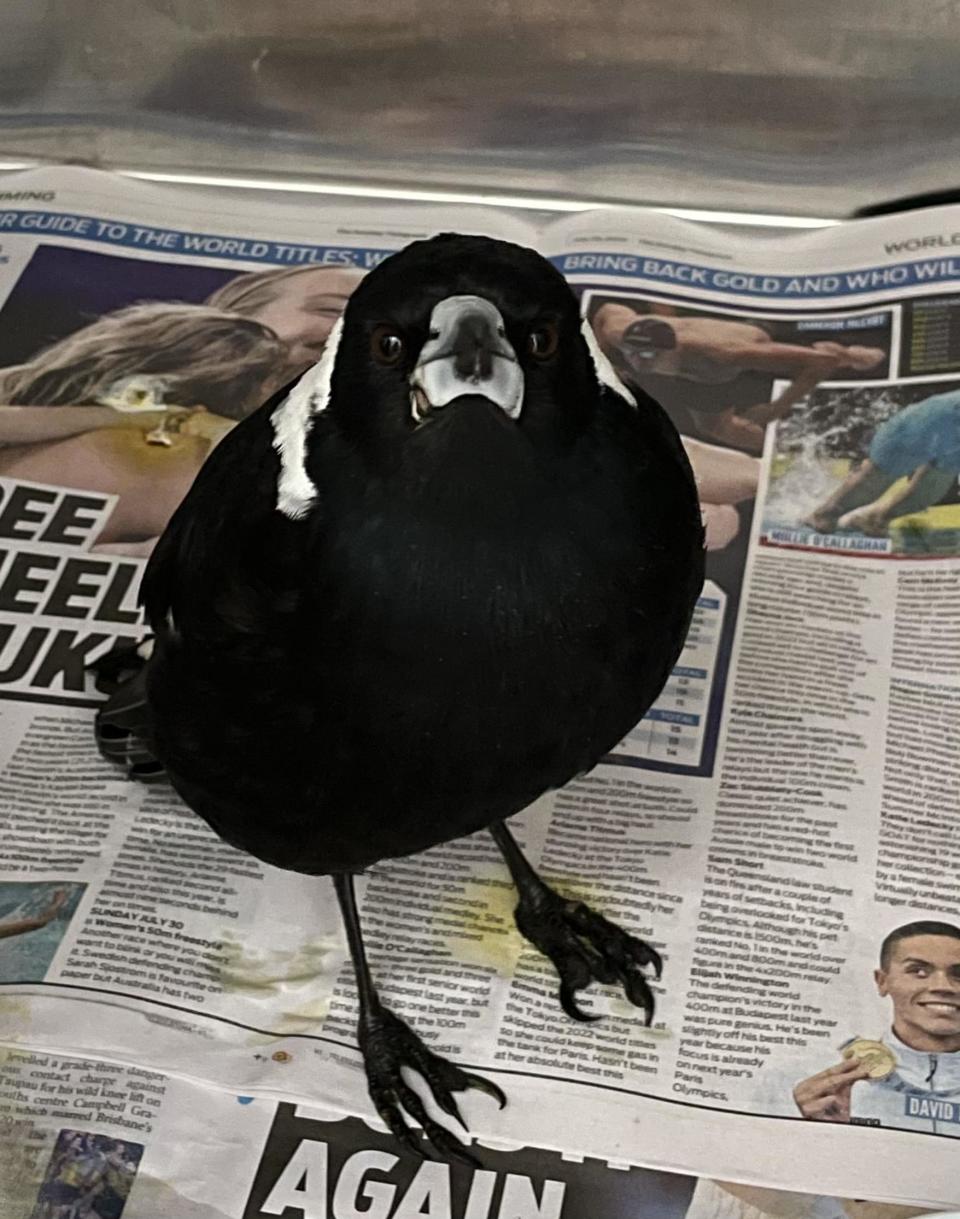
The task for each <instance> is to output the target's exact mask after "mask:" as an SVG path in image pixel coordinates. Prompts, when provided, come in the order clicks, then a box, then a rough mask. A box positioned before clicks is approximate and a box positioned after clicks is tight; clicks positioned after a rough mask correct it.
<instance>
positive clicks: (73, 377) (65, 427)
mask: <svg viewBox="0 0 960 1219" xmlns="http://www.w3.org/2000/svg"><path fill="white" fill-rule="evenodd" d="M288 369H289V359H288V349H287V347H286V345H285V344H284V343H282V342H281V341H280V340H279V339H278V338H277V336H276V334H274V332H273V331H272V330H270V329H269V328H268V327H266V326H264V325H263V324H261V323H260V322H257V321H255V320H253V319H251V318H244V317H240V316H238V315H236V314H233V313H229V312H227V311H225V310H223V309H218V308H215V307H212V306H209V305H188V304H141V305H132V306H129V307H128V308H125V309H120V310H117V311H116V312H114V313H109V314H106V315H105V316H103V317H101V318H99V319H98V320H97V321H95V322H93V323H91V324H90V325H89V326H86V327H84V328H83V329H81V330H78V331H76V332H75V333H73V334H71V335H68V336H67V337H66V338H63V339H61V340H60V341H59V342H56V343H54V344H53V345H52V346H50V347H47V348H45V349H44V350H42V351H40V352H38V353H37V354H36V355H35V356H33V357H32V358H31V359H30V360H27V361H26V362H24V363H22V364H18V365H14V366H12V367H9V368H5V369H0V474H3V475H6V476H7V477H10V478H21V479H25V480H29V481H33V482H41V483H44V482H45V483H54V484H56V485H60V486H68V487H76V488H80V489H82V490H87V491H97V492H101V493H106V494H110V495H116V496H118V497H119V498H118V502H117V504H116V507H115V508H114V511H113V513H112V514H111V516H110V519H109V521H108V523H107V526H106V528H105V530H104V531H103V533H102V534H101V536H100V538H99V539H98V544H99V545H100V546H101V547H102V548H103V549H105V550H106V549H110V550H114V551H117V552H119V553H125V554H145V553H149V550H150V548H151V547H152V544H153V541H154V540H155V539H156V537H157V536H158V535H159V534H160V533H161V532H162V530H163V528H164V526H165V525H166V523H167V521H168V520H169V518H170V516H171V514H172V513H173V510H174V509H175V508H176V506H177V504H179V502H180V500H181V499H182V498H183V496H184V495H185V493H186V491H187V489H188V488H189V486H190V484H191V483H192V482H193V479H194V477H195V476H196V474H197V471H198V470H199V469H200V466H201V465H202V464H203V462H204V461H205V460H206V458H207V456H208V455H209V453H210V451H211V450H212V448H213V447H214V445H215V444H216V443H217V442H218V441H219V440H220V439H221V438H222V437H223V436H224V435H225V434H226V432H227V431H229V430H230V428H231V427H233V426H234V425H235V423H236V422H237V421H238V420H240V419H242V418H244V417H245V416H246V415H248V414H250V413H251V411H253V410H255V409H256V408H257V407H258V406H259V405H260V404H261V403H262V402H264V401H266V399H267V398H268V397H269V396H270V395H271V394H272V393H274V392H275V391H276V390H277V389H279V388H281V386H282V384H283V383H284V381H285V380H286V378H287V374H288Z"/></svg>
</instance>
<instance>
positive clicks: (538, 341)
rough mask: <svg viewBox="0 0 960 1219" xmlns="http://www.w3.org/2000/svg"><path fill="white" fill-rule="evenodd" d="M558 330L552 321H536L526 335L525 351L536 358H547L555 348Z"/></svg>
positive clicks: (557, 342) (558, 338) (558, 336)
mask: <svg viewBox="0 0 960 1219" xmlns="http://www.w3.org/2000/svg"><path fill="white" fill-rule="evenodd" d="M559 342H560V331H559V330H558V329H557V326H556V323H554V322H538V323H537V324H536V326H534V328H533V329H532V330H531V331H530V333H529V334H528V335H527V351H529V353H530V354H531V355H532V356H535V357H536V358H537V359H538V360H548V359H549V358H550V356H552V355H553V353H554V352H555V351H556V350H557V346H558V344H559Z"/></svg>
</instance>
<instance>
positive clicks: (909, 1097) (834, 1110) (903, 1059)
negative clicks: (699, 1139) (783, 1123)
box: [793, 921, 960, 1137]
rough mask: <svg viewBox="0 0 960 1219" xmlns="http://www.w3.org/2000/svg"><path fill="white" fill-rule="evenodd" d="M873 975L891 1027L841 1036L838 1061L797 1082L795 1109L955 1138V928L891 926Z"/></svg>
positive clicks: (958, 1131) (958, 959)
mask: <svg viewBox="0 0 960 1219" xmlns="http://www.w3.org/2000/svg"><path fill="white" fill-rule="evenodd" d="M874 980H875V981H876V984H877V990H878V992H879V993H880V995H881V996H883V997H884V998H886V997H889V998H890V1000H891V1002H892V1004H893V1023H892V1027H891V1029H890V1031H889V1032H887V1033H885V1034H884V1036H883V1037H882V1038H881V1039H880V1040H876V1041H875V1040H871V1039H868V1038H864V1037H854V1038H851V1039H850V1040H849V1041H847V1042H845V1043H844V1045H843V1046H841V1047H840V1049H841V1054H842V1058H841V1061H840V1062H839V1063H836V1064H835V1065H834V1066H832V1067H828V1068H827V1069H826V1070H825V1071H820V1072H818V1073H817V1074H816V1075H812V1076H810V1078H809V1079H804V1080H801V1081H800V1083H798V1084H797V1085H796V1087H795V1088H794V1090H793V1099H794V1101H795V1102H796V1105H797V1108H798V1109H799V1110H800V1112H801V1114H802V1115H803V1116H804V1117H805V1118H807V1119H809V1120H810V1121H819V1122H849V1123H855V1124H860V1125H871V1126H873V1125H878V1126H892V1127H895V1128H897V1129H901V1130H921V1131H925V1132H927V1133H930V1134H944V1135H952V1136H954V1137H960V928H958V927H954V926H953V925H952V924H950V923H938V922H930V921H926V922H916V923H907V924H906V925H905V926H903V927H898V928H897V929H896V930H895V931H892V932H891V933H890V934H889V935H888V936H887V938H886V939H885V940H884V941H883V944H882V946H881V949H880V967H879V969H877V970H876V971H875V972H874Z"/></svg>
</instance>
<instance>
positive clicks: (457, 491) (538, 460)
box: [96, 234, 704, 1156]
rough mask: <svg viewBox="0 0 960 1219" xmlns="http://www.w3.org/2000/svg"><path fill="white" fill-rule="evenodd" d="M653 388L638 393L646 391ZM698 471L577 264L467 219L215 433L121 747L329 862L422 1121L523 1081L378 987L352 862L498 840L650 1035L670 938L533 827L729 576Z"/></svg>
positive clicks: (192, 795) (100, 721)
mask: <svg viewBox="0 0 960 1219" xmlns="http://www.w3.org/2000/svg"><path fill="white" fill-rule="evenodd" d="M634 395H636V396H634ZM703 570H704V550H703V529H702V524H701V517H700V510H699V505H698V502H697V494H696V487H695V484H694V480H693V475H692V472H691V469H690V466H689V463H688V462H687V459H686V456H685V453H684V450H683V447H682V446H681V443H680V440H679V437H678V435H677V433H676V431H675V430H674V428H673V426H672V424H671V423H670V422H669V420H668V418H667V416H666V414H665V413H664V411H663V410H662V409H661V408H660V407H659V406H658V405H657V403H656V402H654V401H653V400H652V399H651V398H649V397H647V396H646V395H645V394H643V393H642V392H641V391H639V390H636V391H634V392H633V393H631V392H630V391H628V390H627V389H626V388H625V387H624V386H623V385H622V384H621V383H620V381H619V380H618V379H617V376H616V374H615V372H614V371H613V369H612V367H611V366H610V364H609V363H608V361H607V360H606V358H605V357H604V356H603V354H602V353H601V351H600V349H599V347H598V346H597V344H596V342H595V341H594V338H593V334H592V331H591V330H590V327H589V325H588V324H587V323H586V322H584V321H581V318H580V310H579V304H578V301H577V298H576V296H575V294H574V292H573V291H572V289H571V288H570V286H569V285H568V284H567V282H566V281H565V280H564V278H563V276H562V275H561V274H560V272H559V271H558V270H557V269H556V268H554V267H553V266H552V265H551V264H550V263H549V262H548V261H547V260H546V259H544V258H542V257H541V256H540V255H539V254H537V253H535V252H534V251H533V250H529V249H525V248H522V247H520V246H516V245H512V244H508V243H506V242H502V241H496V240H493V239H490V238H484V237H479V236H464V235H459V234H443V235H440V236H437V237H434V238H431V239H429V240H424V241H417V242H415V243H414V244H412V245H410V246H408V247H406V248H405V249H404V250H402V251H400V252H398V253H396V254H394V255H392V256H390V257H389V258H387V259H385V260H384V261H383V262H382V263H381V264H380V265H379V266H378V267H377V268H376V269H374V270H373V271H371V272H370V273H369V274H368V275H367V276H366V278H365V279H364V280H363V281H362V282H361V283H360V285H359V286H358V288H357V289H356V291H355V292H354V293H353V295H352V296H351V298H350V300H349V302H348V304H347V306H346V308H345V311H344V313H343V315H342V317H341V319H340V320H339V321H338V323H337V324H336V326H335V328H334V330H333V332H332V333H331V335H330V338H329V340H328V343H327V346H326V348H325V350H324V352H323V355H322V357H321V359H320V360H319V362H318V363H317V364H316V365H315V366H314V367H313V368H311V369H309V370H308V371H307V372H306V373H304V374H303V376H302V377H301V378H300V379H299V380H298V381H297V382H296V383H295V384H293V385H292V386H291V387H288V388H287V389H286V390H283V391H281V392H280V393H279V394H277V395H276V396H275V397H274V398H272V399H271V400H270V401H269V402H267V403H266V404H265V405H264V406H263V407H261V408H260V409H259V410H258V411H256V412H254V413H253V414H252V415H250V416H249V417H248V418H246V419H245V420H243V421H242V422H241V423H240V424H239V425H238V426H237V427H236V428H235V429H234V430H233V431H232V432H231V433H230V434H229V435H228V436H227V437H226V438H225V439H224V440H223V441H222V442H221V443H220V444H219V446H218V447H217V448H216V449H215V450H214V451H213V453H212V454H211V456H210V458H209V459H208V461H207V462H206V464H205V465H204V467H203V468H202V469H201V471H200V473H199V475H198V477H197V479H196V481H195V483H194V484H193V486H192V488H191V490H190V491H189V493H188V494H187V496H186V497H185V499H184V500H183V502H182V503H181V505H180V507H179V508H178V510H177V512H176V513H175V515H174V516H173V518H172V519H171V521H170V524H169V526H168V528H167V529H166V531H165V532H164V534H163V536H162V537H161V538H160V540H159V542H158V544H157V546H156V548H155V550H154V552H153V554H152V556H151V559H150V562H149V564H148V566H147V570H146V572H145V575H144V579H143V584H142V589H141V598H142V601H143V604H144V606H145V610H146V617H147V621H148V624H149V629H150V632H151V636H152V638H151V640H150V643H149V646H148V647H146V648H145V647H142V646H141V648H140V649H139V650H138V651H137V652H130V653H128V654H126V655H124V656H120V657H118V656H117V655H115V654H112V655H110V656H108V657H107V658H106V659H105V660H104V662H103V663H102V664H101V665H100V666H99V668H100V677H101V683H102V684H101V688H102V689H104V690H105V691H107V692H108V693H109V697H108V698H107V700H106V701H105V702H104V703H103V704H101V708H100V710H99V712H98V715H97V719H96V730H97V736H98V741H99V744H100V748H101V750H102V752H103V753H104V754H105V756H107V757H109V758H111V759H113V760H114V761H117V762H120V763H123V764H125V765H126V767H127V770H128V773H130V774H131V775H132V776H133V777H136V778H141V779H151V778H157V777H165V778H166V779H167V780H168V781H169V782H170V783H171V784H172V785H173V787H174V789H175V790H176V791H177V792H178V793H179V794H180V796H181V797H182V798H183V800H184V801H185V802H186V804H187V805H188V806H189V807H190V808H191V809H193V810H194V811H195V812H196V813H198V814H199V815H200V816H201V817H202V818H204V819H205V820H206V821H207V822H208V823H209V825H210V826H211V827H212V828H213V829H214V830H215V831H216V833H217V834H219V835H220V836H221V837H222V838H223V839H225V840H226V841H227V842H229V843H232V844H233V845H234V846H236V847H238V848H239V849H240V850H243V851H246V852H249V853H250V854H252V855H254V856H256V857H257V858H259V859H261V860H264V861H266V862H267V863H270V864H273V865H275V866H277V867H280V868H287V869H290V870H292V871H295V872H301V873H306V874H309V875H316V876H331V877H332V878H333V882H334V885H335V888H336V893H337V897H338V900H339V905H340V909H341V912H342V916H343V920H344V924H345V929H346V936H347V942H348V945H349V949H350V953H351V956H352V961H353V966H354V970H355V974H356V982H357V990H358V997H359V1022H358V1042H359V1046H360V1049H361V1051H362V1055H363V1060H364V1066H365V1071H366V1077H367V1082H368V1087H369V1091H370V1095H371V1097H372V1100H373V1102H374V1105H375V1107H376V1109H377V1112H378V1113H379V1114H380V1117H381V1118H382V1119H383V1121H384V1122H385V1123H386V1124H387V1126H388V1127H389V1128H390V1130H391V1131H393V1133H394V1134H395V1135H396V1137H397V1138H399V1139H401V1140H403V1141H404V1142H405V1143H407V1144H408V1145H409V1146H411V1147H413V1148H414V1149H420V1148H421V1147H422V1146H423V1144H422V1142H420V1141H418V1140H417V1139H416V1138H415V1137H414V1135H413V1132H412V1130H411V1128H410V1126H409V1125H408V1124H407V1118H412V1119H413V1120H414V1121H415V1122H418V1123H419V1124H420V1125H421V1126H422V1128H423V1131H424V1134H425V1136H426V1138H427V1139H428V1140H429V1141H430V1143H431V1144H432V1146H433V1147H434V1148H435V1149H436V1150H437V1151H439V1152H440V1153H441V1154H444V1155H452V1156H456V1155H460V1154H466V1153H465V1151H464V1149H463V1145H462V1144H461V1143H460V1142H459V1140H457V1139H456V1138H455V1137H454V1135H453V1134H452V1133H451V1132H450V1131H449V1130H448V1129H447V1128H446V1127H445V1126H444V1125H443V1124H442V1123H440V1122H437V1121H435V1120H434V1119H433V1118H431V1117H430V1116H429V1114H428V1113H427V1111H426V1109H425V1107H424V1104H423V1101H422V1100H421V1098H420V1097H419V1095H418V1094H417V1093H416V1092H415V1091H414V1090H413V1089H412V1088H410V1087H409V1086H408V1084H407V1083H406V1082H405V1081H404V1079H403V1077H402V1074H401V1068H402V1067H404V1066H407V1067H408V1068H411V1069H413V1070H415V1071H417V1072H418V1073H419V1074H420V1076H421V1077H422V1078H423V1079H424V1080H425V1081H426V1083H427V1085H428V1086H429V1088H430V1090H431V1092H432V1095H433V1097H434V1099H435V1100H436V1102H437V1104H438V1105H439V1107H440V1108H441V1109H442V1110H443V1111H444V1112H445V1113H447V1114H449V1115H451V1116H452V1117H454V1118H456V1119H458V1120H461V1122H462V1118H460V1112H459V1109H458V1106H457V1103H456V1100H455V1097H454V1093H456V1092H461V1091H463V1090H465V1089H467V1088H470V1087H475V1088H478V1089H480V1090H482V1091H484V1092H486V1093H488V1094H489V1095H491V1096H492V1097H494V1098H495V1099H496V1100H497V1101H498V1102H499V1103H500V1104H501V1107H502V1105H503V1103H505V1098H504V1095H503V1093H502V1091H501V1090H500V1089H499V1088H498V1087H497V1086H496V1085H495V1084H493V1083H492V1082H490V1081H489V1080H486V1079H484V1078H483V1077H481V1076H479V1075H476V1074H473V1073H472V1072H469V1071H466V1070H464V1069H463V1068H461V1067H460V1066H458V1065H457V1064H456V1063H455V1062H453V1061H450V1060H448V1059H445V1058H442V1057H440V1056H439V1055H437V1054H435V1053H433V1052H432V1051H431V1050H429V1049H428V1048H427V1046H426V1045H425V1043H424V1042H423V1041H422V1040H421V1038H420V1037H419V1036H418V1035H417V1034H416V1033H415V1032H414V1031H413V1029H412V1028H410V1027H409V1025H407V1024H406V1023H405V1022H404V1021H403V1020H402V1019H401V1018H400V1016H398V1015H397V1014H395V1013H394V1012H392V1011H390V1010H389V1009H388V1008H387V1007H386V1006H385V1005H384V1004H383V1002H382V1001H381V999H380V998H379V996H378V993H377V989H376V985H375V983H374V980H373V978H372V976H371V972H370V969H369V966H368V963H367V959H366V956H365V952H364V941H363V936H362V931H361V920H360V916H359V913H358V908H357V903H356V896H355V891H354V878H355V876H356V875H357V874H358V873H360V872H362V871H363V870H364V869H365V868H368V867H369V866H371V865H372V864H376V863H378V862H379V861H382V860H389V859H391V858H394V857H397V856H402V855H409V854H411V853H414V852H418V851H424V850H426V849H427V848H429V847H433V846H435V845H437V844H438V843H442V842H446V841H449V840H450V839H453V838H458V837H460V836H462V835H467V834H472V833H475V832H477V831H483V830H488V831H489V832H490V833H491V834H492V836H493V839H494V841H495V842H496V844H497V846H498V847H499V848H500V851H501V852H502V854H503V856H504V859H505V861H506V865H507V867H508V869H509V871H510V874H511V876H512V879H513V881H514V883H515V885H516V889H517V894H518V903H517V906H516V912H515V918H516V923H517V926H518V928H519V930H520V932H521V933H522V934H523V935H524V936H525V937H526V938H527V939H528V940H529V941H530V942H531V943H532V944H534V945H535V946H536V947H537V948H539V949H540V950H541V951H542V952H544V953H545V954H546V955H547V956H548V957H549V959H550V960H551V961H552V962H553V964H554V966H555V968H556V970H557V972H558V974H559V978H560V990H559V998H560V1002H561V1004H562V1007H563V1009H564V1010H565V1011H566V1013H567V1014H568V1015H569V1016H571V1017H573V1018H574V1019H589V1018H591V1017H589V1016H588V1015H587V1014H586V1013H585V1012H583V1011H582V1009H581V1008H580V1007H578V1005H577V1002H576V994H577V992H578V991H579V990H581V989H582V988H584V987H586V986H587V985H588V984H589V983H590V982H592V981H594V980H596V981H600V982H603V983H619V984H620V985H621V986H622V988H623V990H624V993H625V994H626V996H627V998H628V999H629V1000H630V1001H631V1002H632V1003H634V1004H635V1005H637V1006H638V1007H639V1008H641V1009H642V1010H643V1012H644V1015H645V1018H646V1021H647V1023H648V1024H649V1022H650V1020H651V1019H652V1016H653V1004H654V1000H653V993H652V991H651V988H650V985H649V981H648V976H649V974H650V973H651V972H652V974H653V975H654V976H656V977H659V976H660V968H661V960H660V957H659V955H658V953H657V952H656V950H655V949H654V948H652V947H651V946H649V945H647V944H645V943H644V942H643V941H641V940H639V939H637V938H635V937H633V936H631V935H630V934H628V933H627V932H625V931H623V930H622V929H620V928H619V927H617V926H616V925H614V924H613V923H611V922H609V921H608V920H607V919H605V918H604V917H603V916H602V915H601V914H599V913H597V912H595V911H594V910H593V909H591V908H590V907H589V906H587V905H586V904H584V903H583V902H579V901H573V900H569V899H567V898H564V897H563V896H562V895H561V894H560V893H558V892H556V891H555V890H554V889H552V888H551V887H550V886H549V885H547V884H546V883H545V881H543V880H542V879H541V878H540V877H539V875H538V874H537V873H536V871H535V870H534V869H533V868H532V867H531V865H530V864H529V862H528V861H527V860H526V858H525V857H524V855H523V853H522V851H521V849H520V847H519V845H518V843H517V841H516V839H515V837H514V836H513V834H512V833H511V831H510V829H509V828H508V825H507V822H508V820H509V818H510V817H511V816H513V814H515V813H517V812H519V811H520V810H521V809H524V808H526V807H527V806H528V805H529V804H531V803H532V802H533V801H534V800H535V799H536V798H537V797H539V796H540V795H542V794H543V793H544V792H547V791H549V790H551V789H556V788H559V787H561V786H562V785H563V784H565V783H567V782H568V781H569V780H571V779H573V778H574V777H575V776H577V775H581V774H583V773H585V772H586V771H589V770H590V769H591V768H592V767H594V766H595V765H596V764H597V763H598V762H599V761H600V760H601V759H602V758H603V757H604V756H605V755H607V754H609V752H610V751H611V750H612V749H614V747H615V746H616V745H617V744H618V742H619V741H620V740H621V739H622V738H623V737H624V736H625V735H626V734H627V733H628V731H629V730H630V729H631V728H632V727H633V726H634V725H635V724H636V723H637V721H638V720H639V719H640V718H641V717H642V716H643V715H644V713H645V712H646V711H647V709H648V708H649V707H650V705H651V704H652V703H653V701H654V700H655V699H656V697H657V695H658V694H659V693H660V691H661V689H662V688H663V686H664V683H665V682H666V680H667V677H668V675H669V674H670V671H671V669H672V667H673V665H674V663H675V662H676V660H677V657H678V655H679V653H680V650H681V648H682V646H683V643H684V637H685V635H686V632H687V628H688V626H689V623H690V619H691V615H692V613H693V609H694V607H695V604H696V601H697V597H698V594H699V592H700V588H701V585H702V581H703Z"/></svg>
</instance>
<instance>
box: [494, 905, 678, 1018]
mask: <svg viewBox="0 0 960 1219" xmlns="http://www.w3.org/2000/svg"><path fill="white" fill-rule="evenodd" d="M514 918H515V919H516V923H517V928H518V930H519V932H520V934H521V935H522V936H523V937H524V939H527V940H529V941H530V943H531V944H533V946H534V947H535V948H539V949H540V951H541V952H542V953H543V955H544V956H546V957H549V958H550V960H551V961H552V962H553V964H554V966H555V968H556V971H557V973H558V974H559V975H560V1006H561V1007H562V1008H563V1010H564V1011H565V1012H566V1013H567V1015H568V1016H571V1017H572V1018H573V1019H574V1020H583V1021H589V1020H599V1019H600V1017H599V1016H591V1015H589V1014H588V1013H587V1012H585V1011H583V1010H582V1009H581V1008H579V1007H578V1006H577V1001H576V992H577V991H578V990H583V989H584V988H585V987H587V986H589V985H590V983H591V982H606V983H611V982H620V984H621V985H622V986H623V992H624V994H625V995H626V997H627V998H628V999H629V1000H630V1002H631V1003H633V1004H634V1005H635V1006H636V1007H640V1008H642V1009H643V1013H644V1019H645V1021H646V1023H647V1025H649V1024H650V1022H651V1021H652V1020H653V1010H654V997H653V991H652V990H651V989H650V984H649V983H648V981H647V979H646V976H645V974H644V972H643V971H644V969H645V968H646V967H647V966H648V965H652V966H653V971H654V976H655V977H656V978H657V979H658V980H659V978H660V971H661V969H662V965H663V962H662V961H661V959H660V954H659V953H658V952H657V951H656V949H655V948H651V947H650V945H649V944H645V943H644V942H643V940H639V939H637V938H636V936H632V935H629V934H628V933H627V932H626V931H624V930H623V929H622V928H620V927H618V926H617V925H616V923H611V922H610V920H609V919H605V918H604V917H603V915H602V914H597V913H596V911H595V910H591V909H590V907H589V906H587V905H586V904H585V903H584V902H578V901H570V900H568V899H567V898H564V897H561V896H560V894H559V893H556V892H555V891H554V890H553V889H551V888H550V887H549V886H548V885H545V884H543V882H542V881H541V882H540V887H539V888H535V887H534V886H532V885H525V886H524V887H523V889H522V890H521V892H520V902H519V904H518V905H517V908H516V911H515V912H514Z"/></svg>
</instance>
